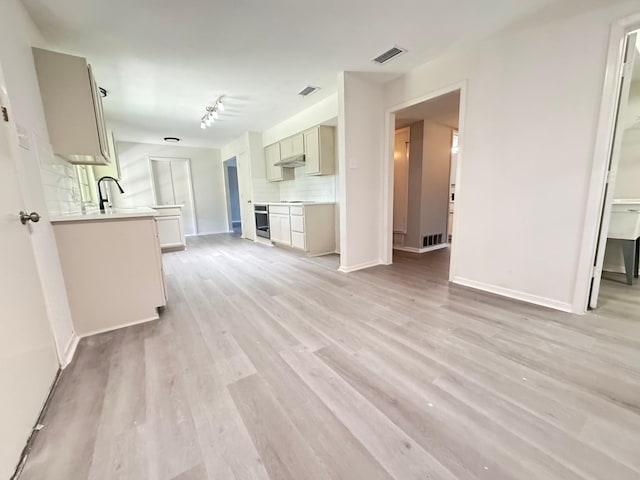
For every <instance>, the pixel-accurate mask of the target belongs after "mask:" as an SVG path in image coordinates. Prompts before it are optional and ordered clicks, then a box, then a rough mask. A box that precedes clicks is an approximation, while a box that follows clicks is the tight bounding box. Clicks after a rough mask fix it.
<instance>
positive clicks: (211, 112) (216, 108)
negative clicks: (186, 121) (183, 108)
mask: <svg viewBox="0 0 640 480" xmlns="http://www.w3.org/2000/svg"><path fill="white" fill-rule="evenodd" d="M223 98H224V95H220V96H219V97H218V99H217V100H216V101H215V102H214V103H213V105H209V106H207V107H205V109H204V115H202V117H201V118H200V128H202V129H205V128H207V127H210V126H211V125H212V124H213V123H214V122H215V121H216V120H218V119H219V118H220V114H219V113H218V112H223V111H224V104H223V103H222V99H223Z"/></svg>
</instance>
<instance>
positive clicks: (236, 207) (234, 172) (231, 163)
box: [224, 157, 242, 235]
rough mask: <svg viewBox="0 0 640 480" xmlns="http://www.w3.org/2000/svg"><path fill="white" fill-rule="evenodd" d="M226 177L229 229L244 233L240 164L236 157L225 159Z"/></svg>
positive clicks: (235, 232)
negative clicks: (239, 174)
mask: <svg viewBox="0 0 640 480" xmlns="http://www.w3.org/2000/svg"><path fill="white" fill-rule="evenodd" d="M224 178H225V186H226V191H227V218H228V219H229V231H230V232H233V233H234V234H236V235H242V216H241V214H240V190H239V186H238V164H237V162H236V158H235V157H233V158H231V159H229V160H225V162H224Z"/></svg>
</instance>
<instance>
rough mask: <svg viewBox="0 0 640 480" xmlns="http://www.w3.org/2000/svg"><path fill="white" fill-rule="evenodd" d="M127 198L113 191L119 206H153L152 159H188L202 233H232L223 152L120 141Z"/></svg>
mask: <svg viewBox="0 0 640 480" xmlns="http://www.w3.org/2000/svg"><path fill="white" fill-rule="evenodd" d="M116 148H117V150H118V158H119V160H120V172H121V180H120V183H121V184H122V188H123V189H124V191H125V193H124V195H121V194H120V193H119V192H117V191H116V190H115V189H113V188H112V189H111V192H112V197H111V198H112V199H113V200H112V201H113V204H114V206H118V207H139V206H145V207H148V206H151V205H153V204H154V203H155V202H154V199H153V191H152V189H151V188H152V187H151V183H152V180H151V172H150V170H149V157H173V158H188V159H190V160H191V179H192V183H193V197H194V203H195V211H196V221H197V224H198V233H199V234H208V233H221V232H228V231H229V224H228V221H227V204H226V197H225V190H224V188H225V187H224V171H223V169H222V161H221V155H220V150H216V149H213V148H194V147H184V146H178V145H153V144H150V143H133V142H117V144H116Z"/></svg>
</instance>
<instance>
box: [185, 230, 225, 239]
mask: <svg viewBox="0 0 640 480" xmlns="http://www.w3.org/2000/svg"><path fill="white" fill-rule="evenodd" d="M221 233H233V230H220V231H218V232H198V233H188V234H185V237H202V236H204V235H220V234H221Z"/></svg>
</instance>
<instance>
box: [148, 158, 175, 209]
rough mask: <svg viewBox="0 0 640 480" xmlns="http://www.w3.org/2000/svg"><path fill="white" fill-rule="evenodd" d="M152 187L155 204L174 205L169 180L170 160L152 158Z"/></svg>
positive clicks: (170, 181)
mask: <svg viewBox="0 0 640 480" xmlns="http://www.w3.org/2000/svg"><path fill="white" fill-rule="evenodd" d="M151 170H152V171H153V187H154V189H155V194H156V198H155V200H156V205H175V199H174V195H173V181H172V180H171V162H169V161H166V160H152V162H151Z"/></svg>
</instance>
